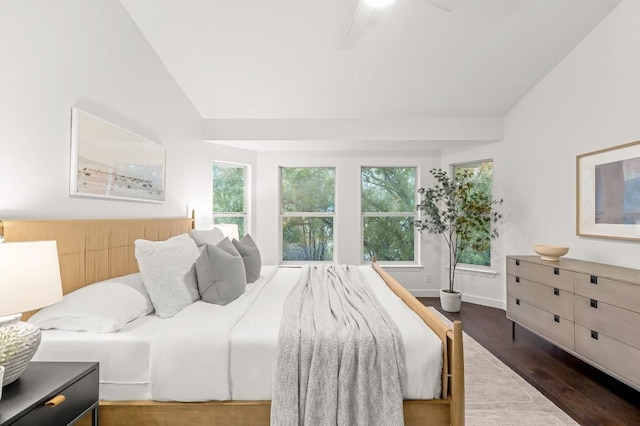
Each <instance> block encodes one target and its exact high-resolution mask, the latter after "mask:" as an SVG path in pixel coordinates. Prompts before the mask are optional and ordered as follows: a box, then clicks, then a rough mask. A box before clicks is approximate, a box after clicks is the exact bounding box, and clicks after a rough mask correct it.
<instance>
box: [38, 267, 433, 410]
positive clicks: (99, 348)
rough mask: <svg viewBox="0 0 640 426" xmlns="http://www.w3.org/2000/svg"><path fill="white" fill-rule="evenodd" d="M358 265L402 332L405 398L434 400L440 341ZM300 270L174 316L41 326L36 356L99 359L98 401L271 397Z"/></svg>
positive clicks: (281, 271) (269, 273)
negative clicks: (283, 322)
mask: <svg viewBox="0 0 640 426" xmlns="http://www.w3.org/2000/svg"><path fill="white" fill-rule="evenodd" d="M359 269H360V271H361V273H362V275H363V277H364V278H365V279H366V280H367V281H368V282H370V283H371V286H372V288H373V291H374V293H375V294H376V296H377V297H378V300H379V301H380V303H381V304H382V305H383V307H384V308H385V309H386V310H387V312H388V313H389V314H390V316H391V317H392V318H393V319H394V320H395V321H396V324H397V325H398V327H399V329H400V331H401V334H402V340H403V343H404V346H405V353H406V356H405V360H406V373H407V377H406V382H405V383H406V387H405V390H404V393H403V396H404V398H405V399H433V398H439V397H440V388H441V372H442V344H441V342H440V340H439V339H438V337H437V336H436V335H435V334H434V333H433V332H432V331H431V330H430V329H429V328H428V327H427V326H425V324H424V323H423V322H422V320H421V319H420V318H419V317H418V316H417V315H416V314H415V313H414V312H413V311H411V310H410V309H409V308H408V307H407V306H406V305H405V304H404V303H403V302H402V300H400V299H399V298H398V297H397V296H396V295H395V294H393V292H391V290H390V289H389V288H388V287H387V285H386V284H385V283H384V281H383V280H382V279H381V278H380V277H379V276H378V274H377V273H376V272H375V271H374V270H373V269H372V268H371V267H370V266H361V267H359ZM300 271H301V269H300V268H286V267H281V268H278V267H276V266H267V267H263V269H262V273H261V276H260V278H259V279H258V281H257V282H256V283H253V284H249V285H248V286H247V291H246V292H245V293H244V294H243V295H242V296H241V297H240V298H238V299H236V300H235V301H233V302H231V303H230V304H228V305H226V306H220V305H213V304H208V303H205V302H201V301H199V302H196V303H194V304H192V305H190V306H188V307H187V308H185V309H183V310H182V311H181V312H179V313H178V314H176V315H175V316H174V317H172V318H168V319H164V320H162V319H159V318H157V317H155V316H148V317H143V318H139V319H137V320H135V321H133V322H132V323H130V324H128V325H127V326H126V327H125V328H124V329H123V330H121V331H120V332H118V333H81V332H68V331H66V332H65V331H56V330H45V331H43V333H42V335H43V338H42V344H41V346H40V349H39V350H38V353H37V354H36V358H37V360H41V361H64V360H95V361H100V382H101V394H100V397H101V399H109V400H127V399H154V400H157V401H210V400H230V399H235V400H269V399H271V389H272V385H273V374H274V370H275V359H276V353H277V345H278V332H279V328H280V317H281V313H282V307H283V306H284V302H285V299H286V296H287V294H288V293H289V291H290V290H291V289H292V288H293V286H294V285H295V284H296V282H297V280H298V276H299V273H300ZM83 341H84V342H85V344H83Z"/></svg>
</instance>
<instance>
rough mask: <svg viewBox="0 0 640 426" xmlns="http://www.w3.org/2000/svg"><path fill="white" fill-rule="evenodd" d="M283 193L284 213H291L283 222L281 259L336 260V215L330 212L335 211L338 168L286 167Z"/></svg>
mask: <svg viewBox="0 0 640 426" xmlns="http://www.w3.org/2000/svg"><path fill="white" fill-rule="evenodd" d="M280 193H281V201H282V205H281V209H282V210H281V211H282V212H283V213H285V214H286V213H291V215H285V217H284V218H283V221H282V232H283V235H282V239H283V249H282V259H283V260H285V261H286V260H304V261H314V260H315V261H330V260H333V216H332V215H327V213H333V212H335V169H334V168H327V167H283V168H282V169H281V188H280ZM305 213H306V214H305ZM314 213H315V214H316V215H314Z"/></svg>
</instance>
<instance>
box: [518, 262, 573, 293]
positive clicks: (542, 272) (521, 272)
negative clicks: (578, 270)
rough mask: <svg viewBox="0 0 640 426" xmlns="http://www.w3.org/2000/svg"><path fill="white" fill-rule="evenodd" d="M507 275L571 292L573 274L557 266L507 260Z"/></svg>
mask: <svg viewBox="0 0 640 426" xmlns="http://www.w3.org/2000/svg"><path fill="white" fill-rule="evenodd" d="M507 274H510V275H513V276H516V277H520V278H524V279H526V280H529V281H534V282H537V283H544V284H547V285H549V286H551V287H556V288H559V289H562V290H566V291H570V292H573V272H572V271H569V270H566V269H561V268H559V267H557V266H547V265H536V264H535V263H531V262H526V261H523V260H520V259H516V258H509V260H508V261H507Z"/></svg>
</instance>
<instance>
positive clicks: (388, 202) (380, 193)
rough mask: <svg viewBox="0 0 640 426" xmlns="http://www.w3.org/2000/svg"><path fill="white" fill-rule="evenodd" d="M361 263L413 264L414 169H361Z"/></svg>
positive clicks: (414, 242) (414, 247) (414, 256)
mask: <svg viewBox="0 0 640 426" xmlns="http://www.w3.org/2000/svg"><path fill="white" fill-rule="evenodd" d="M361 183H362V247H363V249H362V260H364V261H370V260H372V258H373V256H375V257H376V260H378V261H386V262H415V261H416V253H417V250H416V247H417V243H416V242H417V238H416V231H415V227H414V220H415V207H416V168H415V167H362V168H361Z"/></svg>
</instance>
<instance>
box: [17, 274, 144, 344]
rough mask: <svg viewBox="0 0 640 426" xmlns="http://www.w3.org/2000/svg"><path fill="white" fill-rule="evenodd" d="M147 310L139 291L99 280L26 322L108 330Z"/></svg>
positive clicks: (68, 328)
mask: <svg viewBox="0 0 640 426" xmlns="http://www.w3.org/2000/svg"><path fill="white" fill-rule="evenodd" d="M148 312H149V310H148V307H147V300H146V299H145V298H144V296H143V295H141V294H140V292H139V291H137V290H135V289H133V288H131V287H130V286H128V285H125V284H121V283H117V282H99V283H95V284H91V285H88V286H86V287H82V288H80V289H78V290H75V291H72V292H71V293H69V294H67V295H65V296H64V297H63V298H62V300H61V301H60V302H58V303H56V304H53V305H51V306H47V307H44V308H42V309H40V310H39V311H38V312H36V313H35V314H34V315H33V316H31V317H30V318H29V319H28V320H27V321H28V322H30V323H32V324H33V325H35V326H36V327H40V328H41V329H44V330H46V329H51V328H55V329H58V330H68V331H90V332H94V333H109V332H112V331H118V330H120V329H121V328H122V327H124V326H125V325H127V323H129V322H130V321H133V320H134V319H136V318H138V317H140V316H142V315H146V314H147V313H148Z"/></svg>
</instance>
